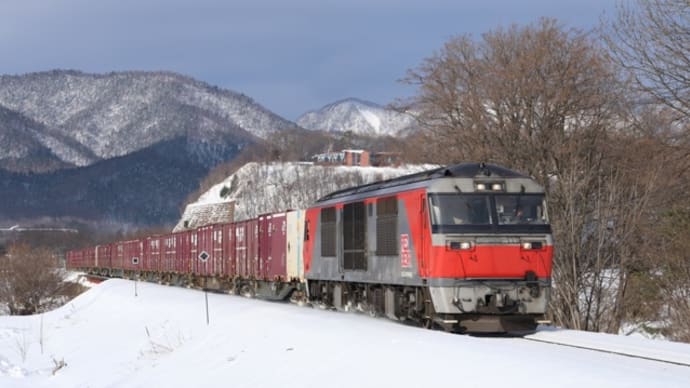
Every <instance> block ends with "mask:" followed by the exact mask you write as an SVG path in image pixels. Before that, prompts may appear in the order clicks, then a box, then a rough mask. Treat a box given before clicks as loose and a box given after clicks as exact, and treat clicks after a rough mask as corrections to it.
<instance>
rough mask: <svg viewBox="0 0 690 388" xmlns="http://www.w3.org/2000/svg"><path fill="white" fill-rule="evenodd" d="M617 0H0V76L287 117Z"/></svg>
mask: <svg viewBox="0 0 690 388" xmlns="http://www.w3.org/2000/svg"><path fill="white" fill-rule="evenodd" d="M615 4H616V0H520V1H518V0H480V1H476V0H475V1H468V0H400V1H394V0H342V1H334V0H292V1H291V0H194V1H187V0H98V1H94V0H0V53H2V54H1V60H0V74H24V73H30V72H38V71H46V70H52V69H75V70H81V71H85V72H90V73H105V72H110V71H124V70H168V71H174V72H177V73H182V74H185V75H188V76H191V77H193V78H196V79H199V80H201V81H205V82H207V83H209V84H211V85H215V86H218V87H222V88H226V89H231V90H234V91H236V92H239V93H243V94H245V95H247V96H249V97H251V98H253V99H254V100H255V101H257V102H258V103H260V104H261V105H263V106H265V107H266V108H268V109H269V110H271V111H273V112H275V113H277V114H279V115H281V116H283V117H285V118H287V119H290V120H295V119H297V118H298V117H299V116H300V115H301V114H303V113H305V112H307V111H309V110H315V109H318V108H320V107H322V106H324V105H327V104H330V103H332V102H335V101H338V100H341V99H344V98H349V97H355V98H360V99H364V100H368V101H372V102H375V103H379V104H382V105H385V104H388V103H390V102H392V101H394V100H395V99H396V98H404V97H408V96H410V95H413V94H414V92H415V90H414V88H413V87H411V86H409V85H405V84H403V83H401V82H400V81H399V80H400V79H401V78H403V77H404V76H405V74H406V72H407V71H408V70H410V69H412V68H415V67H417V66H419V65H420V64H421V63H422V61H423V60H424V58H427V57H430V56H431V55H433V54H434V52H435V51H436V50H438V49H440V48H441V47H442V45H443V43H444V42H446V41H447V40H448V39H449V38H451V37H453V36H456V35H462V34H472V35H473V36H474V37H479V36H480V35H481V34H482V33H483V32H487V31H489V30H492V29H496V28H499V27H507V26H509V25H511V24H520V25H524V24H529V23H531V22H534V21H536V20H538V19H539V18H540V17H553V18H556V19H558V20H559V21H561V22H562V24H563V25H564V26H566V27H574V28H578V29H582V30H591V29H592V28H594V27H596V26H597V25H598V23H599V21H600V18H601V17H602V15H603V14H604V13H606V15H608V16H610V15H613V14H615Z"/></svg>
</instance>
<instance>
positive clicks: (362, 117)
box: [297, 98, 416, 136]
mask: <svg viewBox="0 0 690 388" xmlns="http://www.w3.org/2000/svg"><path fill="white" fill-rule="evenodd" d="M297 124H299V125H300V126H302V127H304V128H306V129H311V130H324V131H329V132H346V131H352V132H353V133H356V134H362V135H370V136H400V135H404V134H406V133H408V132H411V131H414V130H415V128H416V127H415V124H416V123H415V120H414V117H412V116H411V115H408V114H405V113H400V112H397V111H395V110H392V109H388V108H385V107H383V106H381V105H378V104H376V103H373V102H370V101H365V100H361V99H357V98H346V99H343V100H340V101H336V102H334V103H332V104H328V105H326V106H324V107H323V108H321V109H319V110H316V111H310V112H307V113H305V114H303V115H302V116H300V118H299V119H297Z"/></svg>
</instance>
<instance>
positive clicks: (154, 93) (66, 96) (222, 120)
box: [0, 70, 295, 166]
mask: <svg viewBox="0 0 690 388" xmlns="http://www.w3.org/2000/svg"><path fill="white" fill-rule="evenodd" d="M0 105H3V106H5V107H6V108H7V109H9V110H12V111H15V112H18V113H20V114H21V115H23V116H25V117H27V118H29V119H31V120H34V121H36V122H37V123H40V124H41V125H42V126H44V127H45V128H44V129H43V130H42V131H39V132H37V133H35V134H34V138H35V140H36V141H38V142H40V143H42V144H43V145H44V146H46V147H48V148H49V149H50V151H51V152H52V153H53V154H55V155H57V156H58V157H59V158H60V159H61V160H62V161H63V162H65V163H68V164H73V165H77V166H85V165H89V164H92V163H94V162H96V161H98V160H102V159H108V158H112V157H116V156H122V155H126V154H129V153H131V152H134V151H137V150H140V149H143V148H146V147H149V146H152V145H154V144H156V143H158V142H160V141H166V140H170V139H174V138H178V137H180V136H186V137H189V138H191V139H193V142H197V141H198V142H213V143H220V144H228V143H232V144H233V145H235V144H239V143H246V142H248V141H251V139H252V138H253V137H254V136H255V137H266V136H268V135H269V134H270V133H272V132H275V131H280V130H282V129H285V128H289V127H293V126H294V125H295V124H294V123H292V122H290V121H288V120H285V119H283V118H281V117H279V116H277V115H276V114H274V113H272V112H270V111H269V110H267V109H265V108H264V107H262V106H261V105H259V104H257V103H256V102H254V101H253V100H252V99H251V98H249V97H247V96H245V95H243V94H240V93H236V92H233V91H230V90H224V89H220V88H217V87H214V86H211V85H208V84H206V83H204V82H201V81H197V80H194V79H192V78H190V77H186V76H183V75H179V74H176V73H171V72H143V71H130V72H113V73H108V74H89V73H82V72H78V71H71V70H70V71H64V70H54V71H49V72H41V73H31V74H25V75H19V76H14V75H4V76H0ZM2 125H3V123H2V122H0V128H1V126H2ZM56 139H61V140H62V141H56ZM2 145H3V144H0V146H2ZM210 156H211V157H212V158H213V155H210ZM200 157H201V158H202V159H203V157H204V156H203V155H201V156H200ZM209 164H210V163H209Z"/></svg>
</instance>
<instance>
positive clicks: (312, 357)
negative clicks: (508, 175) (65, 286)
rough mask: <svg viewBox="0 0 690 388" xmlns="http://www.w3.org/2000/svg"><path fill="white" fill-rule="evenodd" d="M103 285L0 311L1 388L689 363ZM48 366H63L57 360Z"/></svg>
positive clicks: (471, 379)
mask: <svg viewBox="0 0 690 388" xmlns="http://www.w3.org/2000/svg"><path fill="white" fill-rule="evenodd" d="M136 292H137V294H136V296H135V283H134V282H131V281H125V280H109V281H106V282H104V283H102V284H100V285H98V286H96V287H94V288H92V289H91V290H90V291H88V292H86V293H85V294H83V295H81V296H79V297H77V298H76V299H75V300H73V301H72V302H70V303H69V304H67V305H66V306H64V307H62V308H60V309H58V310H55V311H52V312H49V313H46V314H43V315H42V316H30V317H0V387H3V388H41V387H50V388H63V387H64V388H75V387H79V388H85V387H90V388H99V387H108V388H120V387H122V388H125V387H127V388H130V387H171V388H173V387H284V388H291V387H295V388H305V387H318V388H321V387H354V386H357V387H379V388H380V387H441V386H449V387H450V386H453V387H455V386H458V387H498V386H510V387H513V388H521V387H530V388H531V387H534V386H535V384H536V385H549V386H557V387H576V388H582V387H645V388H648V387H688V386H690V368H688V367H685V366H678V365H671V364H665V363H660V362H656V361H650V360H644V359H636V358H630V357H623V356H619V355H615V354H608V353H600V352H592V351H589V350H584V349H576V348H569V347H563V346H558V345H550V344H544V343H536V342H531V341H526V340H524V339H522V338H486V337H484V338H483V337H471V336H463V335H455V334H447V333H443V332H439V331H429V330H424V329H420V328H416V327H409V326H405V325H403V324H400V323H396V322H392V321H389V320H385V319H375V318H371V317H369V316H365V315H362V314H357V313H342V312H334V311H325V310H320V309H317V308H311V307H305V306H296V305H291V304H286V303H271V302H266V301H261V300H255V299H248V298H244V297H239V296H231V295H220V294H209V295H208V317H209V319H208V324H207V318H206V317H207V315H206V309H205V295H204V293H203V292H201V291H197V290H189V289H181V288H175V287H168V286H161V285H156V284H150V283H141V282H140V283H138V284H136ZM534 336H535V337H537V338H540V337H544V338H546V339H551V340H554V339H556V340H558V339H570V340H574V341H576V342H581V341H583V340H586V341H587V343H597V344H598V345H599V346H603V347H604V348H612V349H620V348H626V349H628V350H632V351H636V352H641V353H642V354H643V355H666V356H669V357H673V358H675V359H678V360H685V359H687V355H688V354H690V345H687V344H677V343H671V342H665V341H652V340H645V339H639V338H629V337H621V336H614V335H607V334H594V333H581V332H573V331H565V330H556V329H550V328H549V329H546V330H544V331H543V332H538V333H536V334H535V335H534ZM56 365H57V366H60V365H63V366H62V367H61V368H59V369H58V368H57V367H56Z"/></svg>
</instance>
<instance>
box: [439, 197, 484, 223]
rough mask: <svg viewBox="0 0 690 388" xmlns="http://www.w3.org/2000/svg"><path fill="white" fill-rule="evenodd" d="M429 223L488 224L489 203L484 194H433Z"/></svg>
mask: <svg viewBox="0 0 690 388" xmlns="http://www.w3.org/2000/svg"><path fill="white" fill-rule="evenodd" d="M429 200H430V202H431V223H432V224H433V225H490V224H491V205H490V202H489V196H488V195H485V194H468V195H460V194H433V195H430V196H429Z"/></svg>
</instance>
